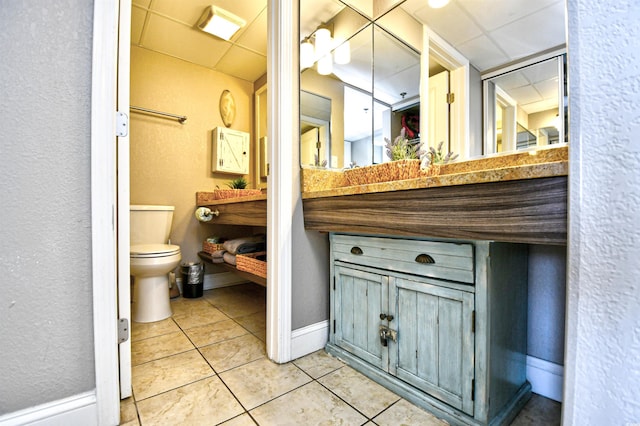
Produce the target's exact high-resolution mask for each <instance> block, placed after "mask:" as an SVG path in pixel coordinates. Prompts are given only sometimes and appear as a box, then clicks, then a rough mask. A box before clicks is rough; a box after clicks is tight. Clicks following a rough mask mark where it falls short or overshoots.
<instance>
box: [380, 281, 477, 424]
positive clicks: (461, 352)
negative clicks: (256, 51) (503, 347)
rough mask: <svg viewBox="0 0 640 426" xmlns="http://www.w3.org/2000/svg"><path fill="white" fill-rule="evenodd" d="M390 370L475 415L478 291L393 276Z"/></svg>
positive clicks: (391, 282)
mask: <svg viewBox="0 0 640 426" xmlns="http://www.w3.org/2000/svg"><path fill="white" fill-rule="evenodd" d="M389 292H390V298H391V311H392V314H393V316H394V320H393V321H391V322H390V325H389V326H390V327H392V328H394V329H396V330H398V336H397V342H391V341H390V346H389V352H390V355H389V356H390V358H391V359H390V365H391V366H392V367H391V371H390V372H391V373H392V374H395V375H396V376H397V377H398V378H400V379H402V380H403V381H405V382H407V383H409V384H411V385H413V386H415V387H417V388H418V389H421V390H423V391H425V392H427V393H429V394H431V395H432V396H434V397H436V398H438V399H440V400H441V401H444V402H446V403H447V404H449V405H451V406H453V407H455V408H457V409H459V410H462V411H464V412H465V413H467V414H470V415H473V395H472V394H473V384H472V381H473V379H474V332H473V324H472V322H473V309H474V295H473V293H468V292H465V291H460V290H456V289H452V288H447V287H441V286H437V285H433V284H429V283H426V282H417V281H412V280H408V279H403V278H397V277H395V278H394V277H392V278H390V282H389Z"/></svg>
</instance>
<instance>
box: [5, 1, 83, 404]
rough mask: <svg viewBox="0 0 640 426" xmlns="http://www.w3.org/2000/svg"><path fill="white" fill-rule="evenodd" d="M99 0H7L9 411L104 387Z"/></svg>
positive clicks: (7, 332)
mask: <svg viewBox="0 0 640 426" xmlns="http://www.w3.org/2000/svg"><path fill="white" fill-rule="evenodd" d="M92 23H93V2H92V1H91V0H57V1H55V2H42V1H39V0H25V1H13V0H0V26H1V27H2V31H0V129H2V131H0V159H1V161H2V166H0V218H1V223H0V241H1V244H0V274H1V276H2V278H1V279H0V282H1V283H2V286H1V287H0V291H1V294H0V348H2V349H0V353H1V357H0V360H1V362H0V415H2V414H4V413H8V412H13V411H15V410H19V409H23V408H26V407H30V406H33V405H36V404H40V403H45V402H48V401H53V400H57V399H60V398H64V397H69V396H72V395H76V394H78V393H81V392H86V391H89V390H91V389H93V388H94V387H95V378H94V359H93V321H92V294H91V210H90V208H91V192H90V130H91V123H90V117H91V109H90V105H91V46H92V31H93V28H92Z"/></svg>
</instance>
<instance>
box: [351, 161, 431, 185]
mask: <svg viewBox="0 0 640 426" xmlns="http://www.w3.org/2000/svg"><path fill="white" fill-rule="evenodd" d="M344 176H345V178H346V180H347V182H348V183H349V185H350V186H355V185H366V184H368V183H378V182H390V181H394V180H404V179H414V178H418V177H420V160H398V161H390V162H388V163H381V164H374V165H372V166H365V167H356V168H355V169H348V170H345V171H344Z"/></svg>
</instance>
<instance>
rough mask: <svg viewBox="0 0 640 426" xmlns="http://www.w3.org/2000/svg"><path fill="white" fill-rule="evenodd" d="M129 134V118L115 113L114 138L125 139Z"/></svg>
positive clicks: (118, 112) (120, 113)
mask: <svg viewBox="0 0 640 426" xmlns="http://www.w3.org/2000/svg"><path fill="white" fill-rule="evenodd" d="M128 134H129V116H128V115H127V114H125V113H124V112H120V111H116V136H120V137H125V136H127V135H128Z"/></svg>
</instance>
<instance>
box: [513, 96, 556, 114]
mask: <svg viewBox="0 0 640 426" xmlns="http://www.w3.org/2000/svg"><path fill="white" fill-rule="evenodd" d="M520 108H522V109H523V110H524V111H525V112H526V113H527V114H534V113H536V112H541V111H547V110H550V109H554V110H558V101H557V99H556V100H555V101H554V100H552V99H544V100H542V101H538V102H531V103H528V104H525V105H520Z"/></svg>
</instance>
